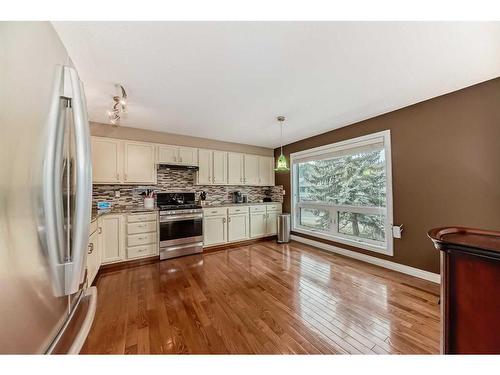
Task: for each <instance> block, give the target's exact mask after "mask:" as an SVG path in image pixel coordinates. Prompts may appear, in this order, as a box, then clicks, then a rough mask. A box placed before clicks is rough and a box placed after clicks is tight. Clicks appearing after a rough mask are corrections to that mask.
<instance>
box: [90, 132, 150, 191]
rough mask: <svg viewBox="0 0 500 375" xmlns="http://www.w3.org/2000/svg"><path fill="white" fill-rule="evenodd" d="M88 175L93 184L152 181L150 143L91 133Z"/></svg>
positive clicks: (146, 182)
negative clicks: (92, 135)
mask: <svg viewBox="0 0 500 375" xmlns="http://www.w3.org/2000/svg"><path fill="white" fill-rule="evenodd" d="M92 178H93V183H94V184H154V183H156V165H155V148H154V145H153V144H151V143H145V142H133V141H123V140H118V139H113V138H103V137H92Z"/></svg>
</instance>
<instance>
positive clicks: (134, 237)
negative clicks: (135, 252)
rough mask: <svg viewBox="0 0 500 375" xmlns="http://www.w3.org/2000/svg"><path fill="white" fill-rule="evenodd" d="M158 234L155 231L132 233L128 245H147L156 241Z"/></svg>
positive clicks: (128, 238) (128, 237)
mask: <svg viewBox="0 0 500 375" xmlns="http://www.w3.org/2000/svg"><path fill="white" fill-rule="evenodd" d="M156 237H157V234H156V232H153V233H142V234H130V235H128V236H127V246H138V245H147V244H150V243H154V242H156Z"/></svg>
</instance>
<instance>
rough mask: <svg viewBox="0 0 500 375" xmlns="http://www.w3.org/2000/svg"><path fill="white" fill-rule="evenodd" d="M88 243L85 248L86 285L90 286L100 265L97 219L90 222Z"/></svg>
mask: <svg viewBox="0 0 500 375" xmlns="http://www.w3.org/2000/svg"><path fill="white" fill-rule="evenodd" d="M90 228H91V229H90V236H89V244H88V248H87V286H89V287H90V286H91V285H92V283H93V282H94V279H95V277H96V275H97V272H98V271H99V267H100V266H101V248H100V246H99V232H100V229H99V228H98V226H97V220H94V221H93V222H92V223H91V224H90Z"/></svg>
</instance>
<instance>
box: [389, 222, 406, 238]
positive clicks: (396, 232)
mask: <svg viewBox="0 0 500 375" xmlns="http://www.w3.org/2000/svg"><path fill="white" fill-rule="evenodd" d="M402 232H403V225H399V226H398V225H394V226H393V227H392V237H394V238H401V233H402Z"/></svg>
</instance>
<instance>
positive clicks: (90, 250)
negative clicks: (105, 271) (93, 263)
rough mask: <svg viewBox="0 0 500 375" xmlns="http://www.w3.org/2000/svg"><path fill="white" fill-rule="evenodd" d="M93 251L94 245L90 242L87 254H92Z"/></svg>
mask: <svg viewBox="0 0 500 375" xmlns="http://www.w3.org/2000/svg"><path fill="white" fill-rule="evenodd" d="M93 251H94V244H93V243H92V242H91V243H89V251H88V252H87V254H92V252H93Z"/></svg>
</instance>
